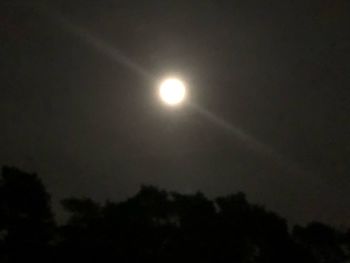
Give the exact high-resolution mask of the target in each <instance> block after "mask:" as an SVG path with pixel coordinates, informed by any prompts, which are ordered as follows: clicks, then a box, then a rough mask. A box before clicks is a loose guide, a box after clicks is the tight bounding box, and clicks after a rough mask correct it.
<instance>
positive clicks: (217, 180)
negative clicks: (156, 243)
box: [0, 0, 350, 225]
mask: <svg viewBox="0 0 350 263" xmlns="http://www.w3.org/2000/svg"><path fill="white" fill-rule="evenodd" d="M349 14H350V2H349V1H347V0H322V1H321V0H308V1H301V0H300V1H297V0H293V1H292V0H284V1H281V0H268V1H260V0H235V1H234V0H228V1H225V0H218V1H214V0H211V1H209V0H198V1H189V0H186V1H180V0H179V1H170V0H161V1H155V0H148V1H141V0H139V1H136V0H135V1H130V0H128V1H127V0H125V1H117V0H104V1H99V0H89V1H82V0H74V1H72V0H61V1H34V0H30V1H29V0H26V1H16V0H11V1H9V0H5V1H4V0H2V1H1V4H0V121H1V122H0V164H1V165H13V166H16V167H19V168H21V169H24V170H26V171H30V172H37V173H38V174H39V176H40V177H41V178H42V179H43V181H44V182H45V184H46V185H47V187H48V190H49V192H50V193H51V194H52V195H53V200H54V202H55V203H56V206H57V200H59V199H61V198H63V197H68V196H72V195H73V196H89V197H92V198H94V199H97V200H99V201H103V200H105V199H106V198H109V199H112V200H120V199H121V198H126V197H127V196H130V195H131V194H134V193H135V192H136V191H137V190H138V188H139V186H140V185H141V184H142V183H144V184H154V185H157V186H160V187H164V188H166V189H170V190H178V191H181V192H185V193H188V192H193V191H197V190H201V191H203V192H204V193H206V194H208V195H209V196H217V195H222V194H227V193H231V192H237V191H243V192H245V193H246V194H247V196H248V200H250V201H252V202H257V203H260V204H263V205H266V207H268V208H269V209H272V210H275V211H276V212H278V213H280V214H281V215H282V216H286V217H287V218H288V219H289V220H290V221H291V222H300V223H303V222H305V221H310V220H314V219H316V220H320V221H324V222H327V223H333V224H336V225H343V224H347V225H349V224H350V209H349V208H350V178H349V176H350V160H349V159H350V78H349V77H350V29H349V28H350V16H349ZM91 39H93V40H91ZM94 41H95V42H96V41H97V43H99V44H96V43H95V42H94ZM169 74H170V75H171V74H176V75H177V76H179V77H181V78H182V79H183V80H184V81H185V82H186V83H187V86H188V89H189V91H188V92H189V93H190V95H189V98H188V103H184V105H181V106H179V107H176V108H170V107H167V106H165V105H164V104H162V103H161V102H160V100H159V98H158V97H157V88H158V87H157V85H158V82H159V80H161V79H162V78H163V77H166V76H168V75H169ZM191 103H195V104H196V105H200V106H199V107H201V109H204V110H205V111H207V112H209V113H210V114H211V116H216V117H215V118H217V119H219V120H220V121H214V120H213V118H214V117H213V118H209V117H208V116H206V115H205V114H203V113H201V112H200V111H198V110H196V109H194V108H193V107H191V106H190V104H191ZM220 123H226V124H227V125H228V126H230V127H236V128H237V129H239V130H241V131H244V133H246V134H247V136H249V138H254V139H252V140H256V141H258V142H259V145H265V146H266V150H261V149H258V150H257V149H255V148H256V147H255V145H254V143H251V142H250V141H249V140H248V141H247V140H244V139H242V138H240V136H237V134H236V133H234V132H232V130H230V129H228V128H227V127H225V125H221V124H220ZM265 146H263V148H264V147H265ZM271 151H273V154H270V152H271ZM281 160H282V161H281Z"/></svg>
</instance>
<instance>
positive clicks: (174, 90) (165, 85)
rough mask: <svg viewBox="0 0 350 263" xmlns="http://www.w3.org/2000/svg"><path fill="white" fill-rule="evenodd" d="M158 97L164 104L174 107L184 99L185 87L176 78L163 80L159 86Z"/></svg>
mask: <svg viewBox="0 0 350 263" xmlns="http://www.w3.org/2000/svg"><path fill="white" fill-rule="evenodd" d="M159 96H160V98H161V100H162V101H163V102H164V103H166V104H168V105H170V106H176V105H178V104H180V103H181V102H183V101H184V99H185V97H186V85H185V84H184V82H183V81H181V80H180V79H177V78H168V79H165V80H163V81H162V82H161V84H160V86H159Z"/></svg>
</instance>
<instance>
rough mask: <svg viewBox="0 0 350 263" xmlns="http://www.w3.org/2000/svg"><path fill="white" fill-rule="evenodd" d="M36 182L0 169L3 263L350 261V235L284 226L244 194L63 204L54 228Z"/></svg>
mask: <svg viewBox="0 0 350 263" xmlns="http://www.w3.org/2000/svg"><path fill="white" fill-rule="evenodd" d="M49 201H50V198H49V195H48V194H47V192H46V190H45V188H44V186H43V184H42V183H41V181H40V179H39V178H38V177H37V176H36V175H35V174H28V173H25V172H22V171H19V170H18V169H16V168H9V167H4V168H3V170H2V175H1V179H0V262H176V263H178V262H201V263H203V262H252V263H254V262H261V263H263V262H266V263H268V262H269V263H271V262H279V263H280V262H293V263H296V262H307V263H313V262H315V263H340V262H347V261H348V260H349V250H350V232H349V231H339V230H336V229H334V228H332V227H331V226H328V225H325V224H322V223H318V222H312V223H310V224H309V225H307V226H305V227H301V226H294V227H293V230H292V231H290V232H289V231H288V228H287V223H286V220H285V219H283V218H281V217H280V216H278V215H277V214H275V213H273V212H270V211H267V210H266V209H265V208H264V207H262V206H258V205H254V204H250V203H248V202H247V201H246V199H245V195H244V194H243V193H237V194H232V195H228V196H224V197H218V198H216V199H215V200H209V199H207V198H206V197H205V196H204V195H203V194H202V193H195V194H180V193H176V192H167V191H163V190H159V189H157V188H156V187H153V186H143V187H141V189H140V191H139V192H138V193H137V194H136V195H135V196H133V197H131V198H129V199H128V200H126V201H123V202H119V203H114V202H106V203H105V204H103V205H100V204H98V203H95V202H94V201H92V200H90V199H75V198H71V199H66V200H63V201H62V205H63V207H64V209H65V210H66V211H67V212H69V215H70V216H69V220H68V221H67V222H66V223H65V224H64V225H62V226H57V225H56V224H55V222H54V217H53V214H52V212H51V207H50V202H49Z"/></svg>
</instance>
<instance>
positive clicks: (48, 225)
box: [0, 167, 54, 261]
mask: <svg viewBox="0 0 350 263" xmlns="http://www.w3.org/2000/svg"><path fill="white" fill-rule="evenodd" d="M0 218H1V223H0V232H1V240H2V246H3V251H4V254H6V255H7V257H9V258H10V259H12V260H15V259H16V260H19V261H20V259H21V258H22V256H23V257H26V256H27V254H37V256H38V253H37V252H39V250H41V251H40V254H43V250H44V249H45V247H46V246H47V244H48V242H49V240H50V239H51V237H52V234H53V230H54V220H53V216H52V213H51V208H50V196H49V195H48V193H47V192H46V190H45V187H44V185H43V184H42V182H41V180H40V179H39V178H38V177H37V175H36V174H30V173H25V172H22V171H20V170H18V169H16V168H13V167H3V169H2V174H1V178H0ZM19 248H20V249H21V251H22V252H23V253H18V252H17V250H18V249H19ZM24 252H25V253H24Z"/></svg>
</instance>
